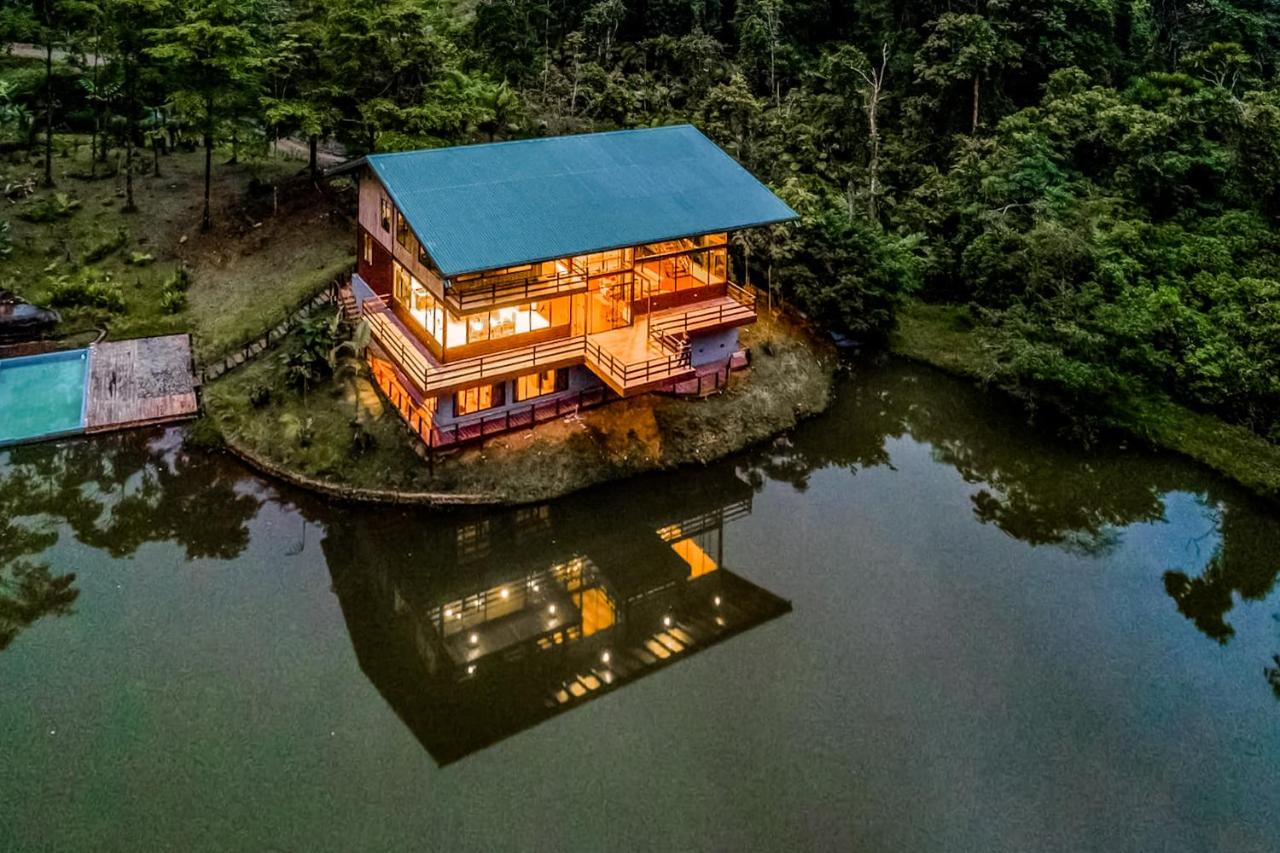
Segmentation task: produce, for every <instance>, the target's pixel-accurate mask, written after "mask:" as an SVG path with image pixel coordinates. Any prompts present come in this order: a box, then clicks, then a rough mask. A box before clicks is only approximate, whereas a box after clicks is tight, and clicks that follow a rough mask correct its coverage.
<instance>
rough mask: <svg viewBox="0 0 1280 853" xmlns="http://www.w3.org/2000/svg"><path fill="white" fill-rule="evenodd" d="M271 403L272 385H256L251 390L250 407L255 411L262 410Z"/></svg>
mask: <svg viewBox="0 0 1280 853" xmlns="http://www.w3.org/2000/svg"><path fill="white" fill-rule="evenodd" d="M270 402H271V386H270V385H262V384H258V385H254V386H253V387H252V388H250V389H249V405H250V406H253V407H254V408H255V409H261V408H262V407H263V406H265V405H267V404H268V403H270Z"/></svg>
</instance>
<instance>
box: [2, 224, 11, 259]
mask: <svg viewBox="0 0 1280 853" xmlns="http://www.w3.org/2000/svg"><path fill="white" fill-rule="evenodd" d="M12 252H13V238H12V237H11V236H10V234H9V220H7V219H0V258H7V257H9V255H10V254H11V253H12Z"/></svg>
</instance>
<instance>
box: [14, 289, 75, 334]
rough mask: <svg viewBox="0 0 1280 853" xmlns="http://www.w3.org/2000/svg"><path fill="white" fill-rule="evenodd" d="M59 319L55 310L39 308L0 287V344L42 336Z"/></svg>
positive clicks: (55, 324)
mask: <svg viewBox="0 0 1280 853" xmlns="http://www.w3.org/2000/svg"><path fill="white" fill-rule="evenodd" d="M61 320H62V317H60V316H59V315H58V312H57V311H54V310H52V309H50V308H39V307H37V306H35V305H32V304H30V303H29V302H27V301H26V300H25V299H22V298H21V297H19V296H17V295H16V294H14V293H11V292H10V291H8V290H4V289H0V344H10V343H20V342H22V341H30V340H35V339H36V338H40V337H43V336H44V335H46V334H48V333H49V332H51V331H52V330H53V328H54V327H55V326H57V325H58V323H59V322H60V321H61Z"/></svg>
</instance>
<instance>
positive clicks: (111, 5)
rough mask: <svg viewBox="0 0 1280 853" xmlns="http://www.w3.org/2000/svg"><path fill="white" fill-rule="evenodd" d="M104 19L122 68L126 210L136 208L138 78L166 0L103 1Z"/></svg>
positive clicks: (165, 11)
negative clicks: (134, 196) (134, 176)
mask: <svg viewBox="0 0 1280 853" xmlns="http://www.w3.org/2000/svg"><path fill="white" fill-rule="evenodd" d="M105 4H106V5H105V7H104V12H105V20H106V24H107V26H108V27H110V30H111V46H112V48H113V50H114V51H115V59H116V62H117V63H118V64H119V66H120V68H121V73H122V77H123V80H122V82H121V87H120V88H121V92H122V93H123V95H124V108H123V112H124V118H125V134H124V145H125V155H124V170H125V171H124V174H125V207H124V209H125V211H126V212H128V211H133V210H137V204H136V203H135V202H134V198H133V160H134V146H135V145H136V144H137V139H138V113H139V112H140V111H141V105H140V104H139V103H138V81H139V78H140V76H141V74H142V71H143V68H144V67H145V66H146V65H148V64H149V63H150V62H151V55H150V53H149V50H150V48H151V47H152V41H151V38H152V34H153V33H154V32H155V30H154V27H155V26H156V25H157V24H161V23H163V22H164V20H165V16H166V15H167V14H168V13H169V12H170V7H169V5H168V3H167V0H105Z"/></svg>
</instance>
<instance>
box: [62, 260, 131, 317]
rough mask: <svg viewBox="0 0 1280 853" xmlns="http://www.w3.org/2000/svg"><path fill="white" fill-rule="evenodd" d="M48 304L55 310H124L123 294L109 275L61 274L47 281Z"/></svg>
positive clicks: (90, 273)
mask: <svg viewBox="0 0 1280 853" xmlns="http://www.w3.org/2000/svg"><path fill="white" fill-rule="evenodd" d="M49 294H50V295H49V304H51V305H53V306H54V307H55V308H99V309H102V310H105V311H111V312H117V311H123V310H124V308H125V303H124V293H123V292H121V290H120V285H119V283H117V282H114V281H112V280H111V276H110V275H101V276H98V275H94V274H93V273H92V272H91V271H89V270H82V271H81V272H80V273H78V274H68V273H62V274H61V275H57V276H52V277H51V278H50V281H49Z"/></svg>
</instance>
